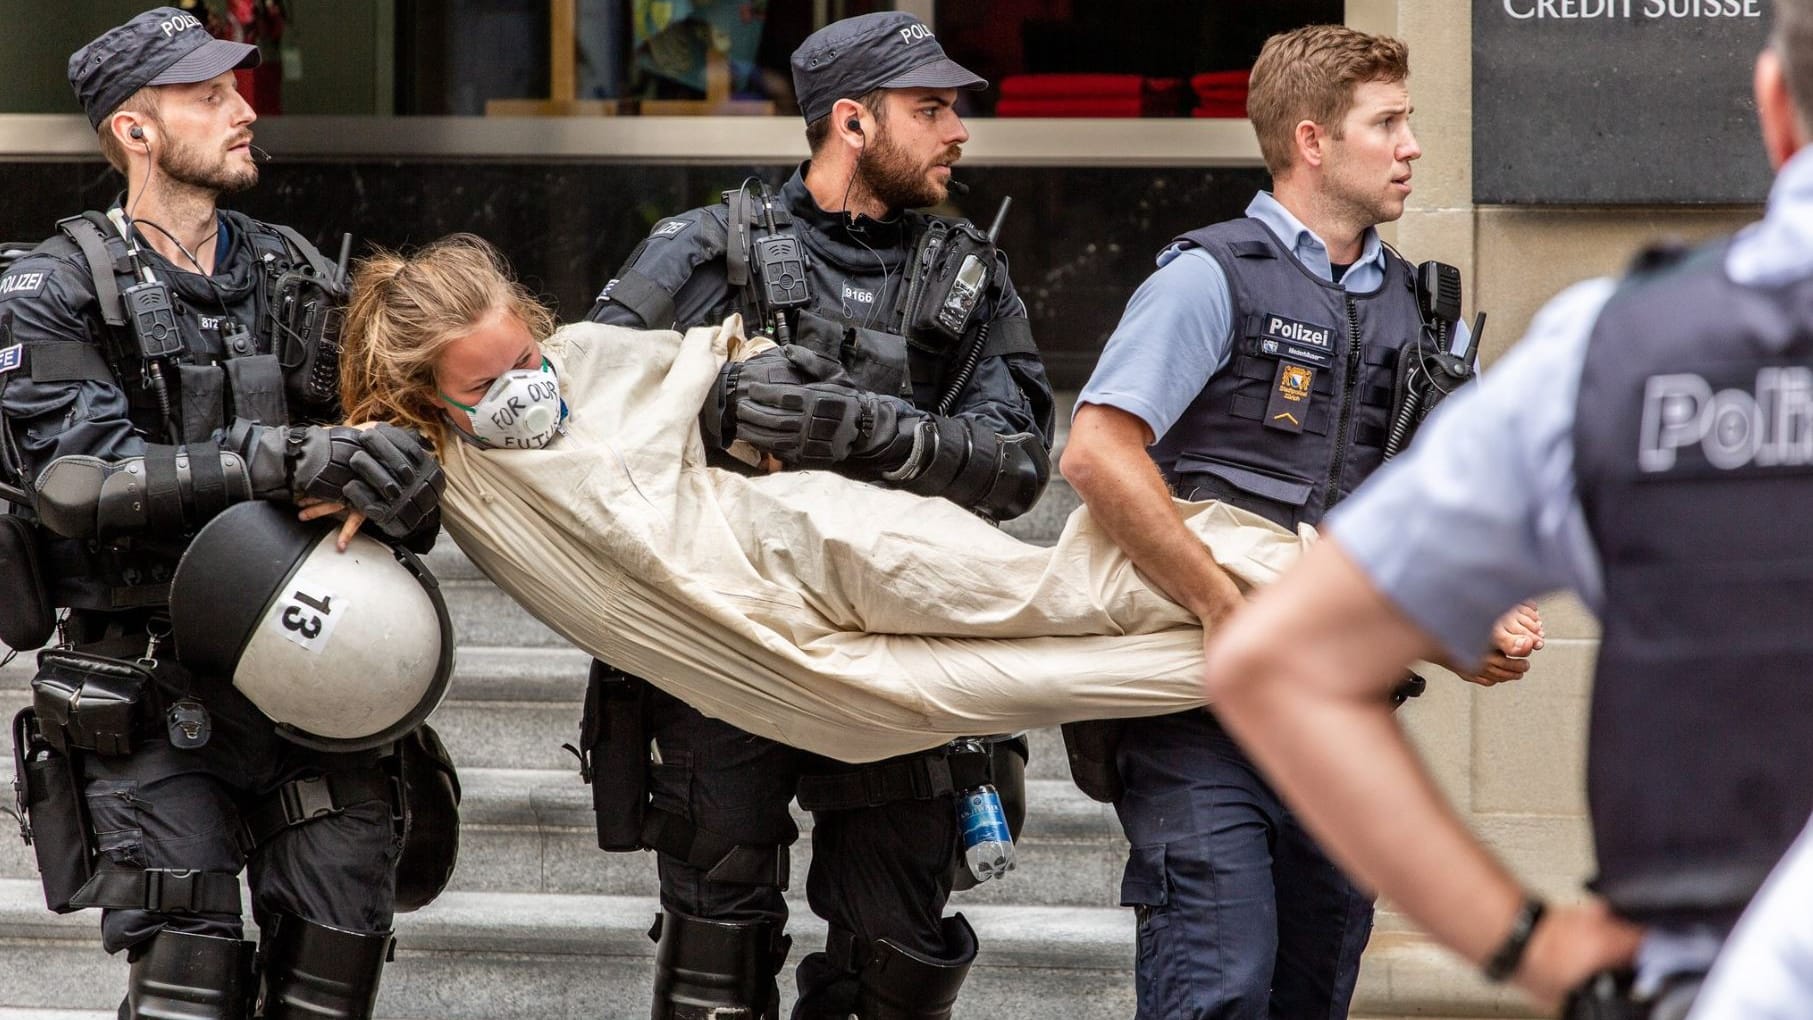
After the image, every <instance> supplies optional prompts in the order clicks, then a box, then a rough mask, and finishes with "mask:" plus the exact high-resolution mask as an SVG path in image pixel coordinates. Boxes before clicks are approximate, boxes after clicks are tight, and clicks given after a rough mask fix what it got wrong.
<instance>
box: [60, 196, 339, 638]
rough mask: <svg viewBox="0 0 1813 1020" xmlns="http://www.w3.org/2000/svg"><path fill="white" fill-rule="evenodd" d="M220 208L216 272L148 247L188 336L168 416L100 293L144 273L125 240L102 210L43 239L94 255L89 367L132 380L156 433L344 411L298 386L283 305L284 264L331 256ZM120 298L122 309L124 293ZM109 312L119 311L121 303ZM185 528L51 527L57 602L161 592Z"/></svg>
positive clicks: (122, 602) (187, 433)
mask: <svg viewBox="0 0 1813 1020" xmlns="http://www.w3.org/2000/svg"><path fill="white" fill-rule="evenodd" d="M221 215H222V216H223V217H224V219H225V220H226V223H227V229H228V231H229V236H228V242H227V247H226V248H225V249H224V250H223V251H222V252H221V253H220V254H219V255H218V256H217V259H218V262H217V266H216V272H215V273H214V274H213V275H212V276H210V277H203V276H201V275H199V274H191V273H184V272H180V271H172V268H173V267H172V266H171V265H170V264H169V263H168V262H166V261H164V260H163V259H162V258H161V256H157V255H155V254H152V253H150V252H148V251H147V252H144V253H142V254H141V258H142V259H144V260H146V261H147V262H149V263H151V264H152V265H153V266H154V267H155V269H154V271H155V272H157V273H158V275H159V278H160V279H162V280H163V281H164V282H165V283H166V284H167V285H168V286H169V288H170V295H171V308H172V312H173V314H174V319H175V323H176V328H177V332H178V333H179V335H180V336H181V338H182V351H181V353H180V354H177V355H175V356H173V357H171V358H169V359H168V363H167V364H165V365H163V366H161V371H162V375H163V380H164V387H165V396H166V399H167V401H168V405H169V410H170V417H169V418H168V419H166V418H165V416H164V410H163V402H161V401H159V400H158V399H157V398H156V396H155V394H154V391H153V389H152V388H151V387H150V386H149V385H148V383H147V374H146V372H145V370H144V369H143V364H144V363H143V361H142V360H141V359H140V358H139V357H138V355H137V353H136V341H135V340H134V339H133V334H132V332H131V329H130V327H128V326H125V325H111V324H109V322H107V321H105V320H106V319H107V318H108V316H109V314H110V313H109V312H108V311H107V310H106V309H104V308H103V307H102V306H103V305H105V304H106V303H107V299H106V298H105V297H104V296H102V295H101V294H100V293H98V292H99V291H100V289H101V287H102V286H103V284H102V283H101V279H102V278H103V277H104V278H105V279H107V280H109V281H111V282H112V283H113V285H114V288H115V290H116V292H120V293H123V292H124V290H125V289H126V288H128V287H131V286H133V285H134V284H136V283H138V282H139V276H138V275H137V268H136V265H135V263H133V261H132V260H131V259H129V258H128V257H127V248H126V243H125V241H124V240H123V239H122V238H121V237H120V236H119V234H118V233H117V232H115V231H113V230H111V229H110V228H109V229H107V230H106V232H105V233H100V232H99V230H100V228H99V226H98V224H105V223H106V220H105V219H104V218H98V217H97V218H96V219H95V220H91V221H89V222H90V223H92V224H97V226H96V232H95V233H91V234H89V235H88V236H87V237H86V238H83V237H81V234H80V233H79V232H76V233H74V234H72V233H71V232H70V231H68V230H65V231H63V232H60V233H59V234H57V235H56V236H54V237H52V238H51V239H49V240H47V241H46V242H44V244H43V246H42V247H41V249H40V250H42V251H47V252H50V253H53V254H57V255H59V256H63V257H67V256H69V255H71V254H74V253H76V252H78V251H79V252H81V254H82V257H83V258H84V260H85V261H86V262H88V264H89V269H90V273H91V278H92V279H94V280H95V291H96V292H97V293H92V294H90V295H89V297H90V298H91V299H92V300H91V302H90V304H89V305H88V306H87V307H85V308H83V309H82V314H84V315H85V316H86V317H88V318H89V319H90V320H91V325H92V327H93V329H94V336H95V340H96V342H97V344H98V346H99V348H100V350H101V351H102V353H103V354H104V359H105V364H104V365H99V366H87V363H84V365H85V366H87V367H86V368H85V370H86V371H88V372H92V373H93V375H92V377H93V378H95V379H97V380H100V381H106V382H110V383H112V384H115V385H119V386H120V387H121V388H122V389H124V391H125V392H126V395H127V401H128V404H129V414H130V417H131V420H132V423H133V425H134V426H136V427H137V429H138V430H139V431H140V432H141V433H142V434H143V435H144V436H145V437H146V438H147V440H149V441H152V442H158V443H164V444H170V445H180V444H187V443H200V442H205V441H207V440H208V439H209V438H210V437H211V436H212V435H213V434H214V433H215V432H217V431H218V430H220V429H222V428H225V427H227V426H228V425H230V424H231V423H232V422H233V420H234V419H235V418H239V419H244V420H246V421H250V422H253V423H256V424H260V425H271V426H280V425H284V424H289V423H295V422H304V421H330V420H336V419H337V418H338V415H339V408H338V401H337V398H335V399H330V400H324V401H319V402H312V401H310V400H307V399H304V398H299V397H297V396H295V395H294V394H293V393H292V392H290V391H292V390H296V389H298V387H295V386H292V385H290V384H291V383H293V382H295V379H294V378H293V377H294V376H295V375H296V373H297V372H298V371H303V370H305V363H304V358H303V357H302V353H301V352H300V351H298V350H297V347H296V340H297V338H296V337H295V336H291V335H286V332H289V333H293V332H294V331H293V330H291V329H290V327H289V326H288V325H286V323H285V321H284V318H283V316H281V315H279V314H278V313H279V309H278V307H277V306H278V305H279V304H281V303H283V302H284V300H285V299H284V297H283V295H285V294H292V295H293V294H294V293H295V292H294V291H293V290H291V289H290V288H288V287H287V286H285V283H284V281H285V278H286V276H289V275H293V274H297V273H300V272H302V271H303V270H305V269H306V270H309V271H312V272H313V273H315V274H317V275H320V274H324V273H326V272H328V271H330V270H331V269H332V266H331V264H329V263H327V262H326V261H325V260H324V259H322V258H321V256H320V253H319V252H317V251H315V249H314V247H313V246H312V245H309V244H308V242H307V241H306V240H304V239H302V238H301V237H300V236H299V235H295V234H294V233H293V232H291V233H286V232H284V229H283V228H275V227H272V226H269V225H267V224H264V223H262V222H259V221H257V220H253V219H252V218H250V217H248V216H245V215H243V214H240V213H237V212H233V211H230V210H222V212H221ZM78 239H80V240H78ZM103 252H104V254H103ZM96 263H102V264H100V265H96ZM114 300H115V301H116V302H117V301H118V300H119V299H118V298H117V297H116V298H115V299H114ZM119 308H120V309H122V310H123V309H124V306H123V303H122V304H120V305H119ZM111 314H113V315H114V317H116V318H117V317H119V314H120V313H119V312H117V311H116V312H114V313H111ZM86 377H88V376H79V375H72V376H70V377H69V378H71V379H72V380H73V379H76V378H86ZM336 382H337V380H336ZM336 389H337V386H336ZM188 540H189V536H187V535H160V534H153V533H149V532H148V533H146V534H143V535H138V536H133V537H132V538H129V539H119V540H115V541H113V542H99V541H82V540H72V539H62V538H57V537H54V536H46V538H45V541H44V544H43V550H42V555H43V557H44V560H45V573H46V575H47V576H48V578H49V580H50V585H51V589H52V597H53V600H54V601H55V603H56V604H57V605H59V606H67V607H71V608H78V609H103V610H106V609H125V608H136V607H140V606H146V605H159V604H162V602H163V601H164V599H165V597H166V594H167V591H168V581H169V578H170V577H171V576H172V572H173V571H174V569H175V566H176V563H177V561H178V559H179V558H180V556H181V554H182V551H183V549H184V548H186V546H187V544H188Z"/></svg>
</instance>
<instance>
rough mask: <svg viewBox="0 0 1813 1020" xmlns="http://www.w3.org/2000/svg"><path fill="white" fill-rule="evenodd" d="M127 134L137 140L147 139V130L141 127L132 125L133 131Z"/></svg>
mask: <svg viewBox="0 0 1813 1020" xmlns="http://www.w3.org/2000/svg"><path fill="white" fill-rule="evenodd" d="M126 133H127V134H128V135H131V136H132V137H133V138H137V139H143V138H144V137H145V129H144V128H142V127H139V126H138V125H137V124H134V125H132V130H130V131H128V132H126Z"/></svg>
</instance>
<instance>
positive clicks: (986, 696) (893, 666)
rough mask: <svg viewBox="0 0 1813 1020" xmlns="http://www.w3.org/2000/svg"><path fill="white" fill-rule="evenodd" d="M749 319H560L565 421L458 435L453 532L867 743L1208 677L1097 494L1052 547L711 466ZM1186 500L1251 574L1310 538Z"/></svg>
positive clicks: (946, 508) (1175, 696)
mask: <svg viewBox="0 0 1813 1020" xmlns="http://www.w3.org/2000/svg"><path fill="white" fill-rule="evenodd" d="M740 330H741V324H740V323H739V322H738V320H736V319H732V320H731V321H730V322H728V323H726V324H725V325H724V326H723V327H719V328H698V329H694V330H691V331H690V332H688V333H687V334H686V335H685V336H684V337H682V336H681V335H680V334H678V333H673V332H644V331H637V330H628V329H621V328H617V327H611V326H600V325H595V324H589V323H588V324H581V325H574V326H568V327H565V328H563V329H562V330H561V331H560V332H559V333H557V334H556V335H555V337H554V338H553V339H552V340H551V341H550V343H549V344H548V345H547V352H548V355H549V357H550V359H551V360H552V361H553V362H554V363H555V365H556V367H557V368H558V369H559V371H560V372H561V375H562V378H563V380H564V386H565V387H566V392H567V395H568V405H569V408H570V411H571V417H570V418H569V420H568V425H567V428H568V434H567V435H566V436H564V437H560V438H557V439H556V440H555V441H554V442H553V443H551V444H550V445H549V446H548V447H547V448H545V449H541V450H498V451H489V450H478V449H475V448H474V447H472V446H470V445H468V444H465V443H451V444H448V449H447V451H446V454H445V456H446V471H447V477H448V484H447V490H446V493H445V496H444V497H443V508H444V516H445V522H446V527H447V530H448V532H449V533H451V534H452V536H453V538H454V540H455V541H456V542H457V543H458V544H459V546H460V548H461V549H463V550H464V551H465V552H466V554H467V555H468V556H469V557H471V559H472V560H473V562H474V563H476V564H477V565H478V566H479V568H480V569H481V570H483V571H484V572H485V573H486V574H487V575H488V576H489V577H490V578H491V579H492V580H493V581H494V582H496V583H497V585H498V586H499V587H501V588H502V589H503V590H504V591H506V592H508V593H509V594H510V595H512V596H513V597H514V598H515V599H516V600H517V601H518V602H520V603H522V604H523V606H525V607H526V608H527V609H528V610H529V611H530V612H531V613H533V614H534V615H535V616H536V617H537V618H538V619H540V620H541V621H542V622H544V623H546V624H547V625H548V626H549V627H551V628H553V629H554V630H555V631H557V632H558V633H560V634H561V635H563V636H565V637H566V638H567V639H568V640H570V641H572V642H573V643H574V644H575V645H577V646H579V647H580V648H582V649H584V650H585V651H587V652H590V653H591V654H592V655H594V656H596V657H598V658H600V659H603V660H605V661H607V662H610V663H612V664H613V665H616V666H618V667H620V668H622V669H624V670H626V671H628V672H631V673H634V674H637V675H639V676H643V677H646V678H648V679H649V680H650V681H652V682H653V683H655V684H656V685H658V686H659V687H661V688H662V689H664V690H666V691H668V692H669V693H671V694H673V695H675V696H677V697H679V698H681V699H683V700H685V701H686V702H688V703H689V704H691V705H693V706H694V707H695V708H697V709H699V710H700V711H702V712H704V713H706V714H707V715H711V716H715V717H717V718H720V719H724V720H727V721H729V722H731V723H734V724H735V725H737V726H740V727H742V728H743V729H745V730H748V731H750V732H752V733H757V734H760V735H762V736H765V737H770V738H772V739H775V740H779V741H782V742H784V743H787V744H790V745H792V746H794V747H799V748H803V749H805V750H809V751H814V752H817V753H820V754H825V755H830V756H833V757H836V758H841V759H844V760H846V761H852V762H859V761H870V760H874V759H879V758H886V757H889V756H892V755H896V754H903V753H905V752H908V751H913V750H918V749H922V748H928V747H934V746H937V745H939V744H942V743H944V742H945V741H947V740H949V739H951V738H952V737H956V736H963V735H974V734H985V733H1003V732H1014V731H1017V730H1020V729H1025V728H1030V727H1037V726H1049V725H1053V724H1056V723H1060V722H1068V721H1072V720H1077V719H1087V718H1099V717H1107V716H1133V715H1153V714H1159V713H1165V712H1173V711H1177V710H1179V709H1183V708H1189V707H1192V706H1197V705H1201V704H1202V703H1203V691H1202V685H1201V679H1200V675H1201V672H1202V637H1203V632H1202V630H1201V628H1200V626H1199V625H1198V622H1197V620H1196V619H1195V617H1193V616H1192V615H1191V614H1189V613H1188V612H1186V611H1184V610H1183V609H1181V608H1180V607H1178V606H1177V605H1176V604H1174V603H1172V602H1170V601H1169V600H1167V599H1165V598H1164V597H1163V596H1161V595H1159V594H1158V593H1157V592H1156V591H1155V590H1154V589H1152V588H1151V587H1149V586H1148V585H1147V584H1146V583H1145V581H1144V580H1142V579H1141V577H1140V576H1139V575H1138V573H1136V572H1135V570H1134V569H1133V566H1132V564H1131V563H1130V562H1129V561H1128V559H1127V558H1126V556H1125V555H1124V554H1122V553H1121V552H1120V550H1119V549H1118V548H1117V547H1116V546H1115V545H1114V543H1113V542H1111V541H1110V540H1109V539H1108V537H1107V536H1106V535H1104V534H1102V533H1101V532H1100V531H1098V530H1097V529H1096V527H1095V526H1094V524H1093V522H1092V521H1091V519H1090V517H1089V514H1088V512H1087V510H1086V509H1079V510H1077V511H1076V512H1075V513H1073V514H1072V515H1071V516H1070V519H1069V521H1068V522H1067V523H1066V525H1065V527H1064V530H1063V535H1062V537H1061V538H1060V539H1059V540H1058V543H1057V545H1056V546H1055V547H1053V548H1043V547H1039V546H1034V545H1030V544H1027V543H1025V542H1022V541H1019V540H1018V539H1015V538H1013V537H1012V536H1010V535H1007V534H1004V533H1002V532H1001V531H999V530H997V529H996V528H994V527H992V526H990V525H988V524H987V523H985V522H983V521H981V520H978V519H977V518H975V517H974V516H972V515H970V514H968V513H966V512H965V511H963V510H961V509H959V508H958V507H957V506H955V505H954V504H952V503H950V502H948V501H946V500H941V499H928V498H924V497H920V496H913V495H909V494H907V493H903V492H897V491H892V490H888V489H883V488H880V487H878V486H873V485H867V484H862V483H859V482H852V481H849V480H847V479H844V478H840V477H838V476H837V475H834V474H831V473H829V472H822V471H797V472H782V473H776V474H769V475H763V476H759V477H745V476H743V475H739V474H736V473H734V472H729V471H723V470H719V469H716V468H710V467H707V466H706V464H705V452H704V447H703V445H702V443H701V441H700V438H699V431H698V427H697V417H698V409H699V407H700V406H701V405H702V404H703V402H704V400H705V396H706V393H707V391H708V390H709V389H710V387H711V384H712V381H713V379H714V378H715V377H716V375H717V372H718V368H719V366H720V365H722V364H723V362H724V361H725V359H726V358H727V357H728V356H730V352H731V350H732V349H735V348H738V347H741V346H743V345H744V343H745V342H744V341H743V340H742V337H741V335H740ZM1179 506H1180V508H1181V510H1182V512H1183V514H1184V516H1185V518H1186V519H1187V520H1188V522H1189V525H1190V527H1191V528H1192V529H1193V530H1194V531H1195V532H1196V533H1197V534H1199V535H1201V536H1202V537H1203V538H1204V539H1205V541H1207V542H1208V543H1209V545H1210V547H1211V548H1212V549H1213V550H1214V552H1215V556H1216V558H1217V560H1219V561H1220V562H1221V563H1222V564H1223V565H1224V566H1225V567H1226V568H1227V569H1228V570H1229V571H1230V572H1232V573H1233V574H1234V576H1235V577H1236V578H1237V579H1238V580H1239V581H1240V582H1241V583H1242V584H1245V585H1258V584H1263V583H1265V582H1267V581H1270V580H1271V579H1272V578H1273V577H1275V576H1276V575H1277V574H1278V572H1279V571H1280V570H1281V569H1282V568H1284V567H1285V566H1287V565H1288V564H1289V563H1291V562H1292V561H1294V560H1295V559H1296V558H1297V556H1298V555H1299V554H1300V552H1301V549H1302V546H1303V543H1304V541H1306V540H1307V537H1306V536H1305V537H1303V538H1300V537H1299V536H1296V535H1292V534H1290V533H1288V532H1285V531H1284V530H1282V529H1280V528H1278V527H1276V526H1274V525H1272V524H1271V523H1269V522H1267V521H1265V520H1263V519H1261V518H1258V517H1256V516H1253V515H1250V514H1247V513H1245V512H1243V511H1240V510H1236V509H1233V508H1231V507H1226V506H1223V505H1221V504H1217V503H1201V504H1182V503H1180V504H1179Z"/></svg>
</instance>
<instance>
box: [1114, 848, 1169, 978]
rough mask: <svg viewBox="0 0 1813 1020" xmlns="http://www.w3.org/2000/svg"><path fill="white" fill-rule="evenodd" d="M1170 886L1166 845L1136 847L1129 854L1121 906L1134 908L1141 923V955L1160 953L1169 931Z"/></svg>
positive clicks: (1122, 882)
mask: <svg viewBox="0 0 1813 1020" xmlns="http://www.w3.org/2000/svg"><path fill="white" fill-rule="evenodd" d="M1170 889H1171V884H1170V882H1169V881H1168V880H1167V879H1166V876H1165V845H1164V844H1163V843H1154V844H1152V845H1150V846H1136V847H1134V848H1132V850H1130V851H1129V852H1128V853H1127V870H1126V871H1124V872H1123V873H1122V874H1121V906H1123V907H1132V908H1133V914H1134V916H1135V917H1137V918H1138V919H1139V953H1140V956H1142V957H1149V956H1151V955H1153V954H1155V953H1156V952H1157V951H1158V942H1159V936H1161V935H1162V934H1163V933H1164V930H1165V929H1166V928H1168V927H1170V924H1171V919H1170V914H1169V911H1167V910H1166V909H1165V907H1166V905H1167V904H1168V903H1169V902H1170V898H1171V896H1170Z"/></svg>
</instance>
